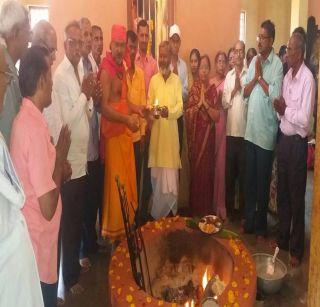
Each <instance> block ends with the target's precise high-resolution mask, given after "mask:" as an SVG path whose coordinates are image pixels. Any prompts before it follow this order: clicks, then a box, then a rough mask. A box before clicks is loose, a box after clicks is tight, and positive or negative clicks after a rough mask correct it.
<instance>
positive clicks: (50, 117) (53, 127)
mask: <svg viewBox="0 0 320 307" xmlns="http://www.w3.org/2000/svg"><path fill="white" fill-rule="evenodd" d="M78 72H79V78H80V83H82V80H83V76H84V71H83V64H82V61H80V62H79V64H78ZM92 109H93V103H92V99H90V100H89V101H88V100H87V97H86V96H85V94H83V93H82V92H81V86H80V84H79V83H78V80H77V78H76V75H75V72H74V68H73V66H72V64H71V62H70V61H69V59H68V58H67V57H66V56H65V57H64V59H63V60H62V62H61V63H60V64H59V66H58V67H57V70H56V71H55V74H54V77H53V89H52V104H51V105H50V106H49V108H47V109H46V110H45V117H46V119H47V122H48V127H49V131H50V134H51V136H52V137H53V140H54V143H55V144H56V143H57V141H58V138H59V134H60V130H61V127H62V125H64V124H67V125H68V127H69V129H70V131H71V145H70V149H69V154H68V161H69V162H70V164H71V168H72V176H71V179H76V178H80V177H82V176H84V175H85V174H86V169H87V168H86V165H87V153H88V141H89V119H90V117H91V114H92Z"/></svg>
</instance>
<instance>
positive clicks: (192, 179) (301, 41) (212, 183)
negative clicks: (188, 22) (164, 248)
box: [0, 0, 316, 307]
mask: <svg viewBox="0 0 320 307" xmlns="http://www.w3.org/2000/svg"><path fill="white" fill-rule="evenodd" d="M257 30H258V31H259V33H258V37H257V47H258V51H256V49H254V48H250V49H248V51H247V52H246V46H245V43H244V42H242V41H236V42H235V43H234V46H233V47H232V48H230V50H229V52H228V53H225V52H223V51H219V52H218V53H217V54H216V56H215V58H214V61H213V63H212V64H213V65H212V64H211V60H210V58H209V56H208V55H206V54H202V53H200V51H199V50H197V49H193V50H192V51H191V52H190V57H189V63H188V65H187V63H186V62H185V61H184V60H183V59H182V58H181V57H180V55H179V51H180V46H181V43H182V42H183V36H182V33H181V31H180V28H179V26H178V25H172V26H171V27H170V31H169V40H168V41H163V42H161V43H160V45H159V46H158V61H156V60H155V59H154V57H153V56H152V54H151V53H150V52H149V51H148V42H149V36H150V31H149V25H148V22H147V21H146V20H143V19H142V20H140V21H139V22H138V24H137V29H134V30H133V31H132V30H129V31H127V30H126V28H125V27H124V26H122V25H113V26H112V29H111V42H110V50H108V51H107V53H106V55H105V56H103V54H102V52H103V49H104V47H105V46H109V42H104V40H103V32H102V29H101V27H99V26H97V25H92V24H91V22H90V20H89V19H88V18H81V19H80V20H79V21H72V22H70V23H69V24H68V25H66V27H65V33H64V34H65V39H64V52H65V55H64V58H63V59H62V61H61V62H60V63H59V64H58V66H57V68H56V70H55V71H54V72H53V71H52V70H51V67H52V65H53V63H54V62H55V61H56V52H57V35H56V32H55V29H54V28H53V27H52V25H51V24H50V23H48V22H46V21H40V22H39V23H37V24H36V26H35V27H34V28H33V29H32V32H31V29H30V23H29V15H28V11H27V9H26V8H25V7H24V6H23V5H21V4H20V3H19V2H18V1H15V0H7V1H5V2H4V3H3V4H2V7H1V11H0V36H1V38H2V42H1V48H0V131H1V133H0V135H1V137H0V146H1V150H0V158H1V159H0V165H1V168H0V172H1V173H0V174H1V175H0V200H1V204H0V267H1V270H0V293H1V296H0V305H1V306H32V307H38V306H46V307H52V306H56V305H57V291H58V277H59V269H60V277H61V278H62V280H61V281H60V284H61V283H62V284H63V286H64V287H65V289H66V290H67V291H70V292H71V293H73V294H75V295H76V294H79V293H82V292H83V288H82V286H81V285H80V284H79V275H80V272H81V270H84V271H86V270H89V269H90V266H91V265H92V264H91V262H90V259H89V257H90V255H91V254H93V253H96V252H97V251H98V249H99V244H100V245H102V247H103V245H104V244H106V240H104V239H105V238H108V240H109V241H110V242H111V243H113V244H116V241H117V240H119V239H120V238H121V237H122V236H123V235H124V224H123V218H122V213H121V205H120V198H119V192H118V187H117V182H116V180H115V178H116V177H118V178H119V180H120V182H121V184H123V185H124V187H125V190H126V195H127V199H128V202H129V204H130V206H129V208H130V210H129V217H130V222H131V223H133V222H134V220H135V222H136V224H138V225H140V224H142V223H144V222H146V221H147V220H150V219H160V218H162V217H166V216H168V215H176V214H177V212H178V210H180V209H181V207H182V206H185V205H186V204H187V206H188V210H187V212H189V214H190V216H193V217H201V216H204V215H207V214H216V215H218V216H219V217H220V218H221V219H222V220H229V221H234V220H237V219H238V220H240V221H241V225H242V228H241V231H243V232H244V233H254V234H255V235H256V236H257V240H259V241H263V240H265V238H266V236H267V211H268V202H269V191H270V180H271V173H272V165H273V161H274V159H277V162H278V164H277V174H278V175H277V199H278V204H277V210H278V215H279V225H280V227H279V235H278V238H277V240H276V241H275V242H272V244H273V245H277V246H279V247H280V248H282V249H285V250H289V253H290V256H291V260H290V264H291V265H292V266H298V265H299V264H300V262H301V259H302V256H303V251H304V233H305V232H304V226H305V225H304V209H305V204H304V196H305V190H306V179H307V142H308V135H309V132H310V126H311V123H312V116H313V108H314V103H315V97H316V85H315V81H314V76H313V74H312V73H311V71H310V69H309V68H308V63H305V60H304V55H305V48H306V38H305V33H304V32H303V29H302V30H301V29H298V30H297V31H294V33H293V34H292V35H291V37H290V40H289V42H288V46H287V47H286V50H285V56H284V57H283V58H285V67H286V68H285V70H284V68H283V67H284V64H283V62H282V61H281V60H280V58H279V56H278V55H277V54H276V53H275V51H274V49H273V43H274V40H275V26H274V24H273V23H272V22H271V21H270V20H266V21H264V22H263V23H262V24H261V27H260V28H259V29H257ZM29 42H31V47H29V46H28V45H29ZM18 62H19V70H17V68H16V64H17V63H18ZM275 151H276V152H277V154H276V158H275ZM9 152H10V154H9ZM97 229H98V231H97ZM98 243H99V244H98ZM100 248H101V247H100ZM17 289H19V295H17Z"/></svg>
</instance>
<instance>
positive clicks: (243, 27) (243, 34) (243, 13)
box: [239, 11, 246, 42]
mask: <svg viewBox="0 0 320 307" xmlns="http://www.w3.org/2000/svg"><path fill="white" fill-rule="evenodd" d="M239 39H240V40H242V41H244V42H246V11H241V12H240V32H239Z"/></svg>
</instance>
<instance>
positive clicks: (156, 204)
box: [151, 167, 179, 220]
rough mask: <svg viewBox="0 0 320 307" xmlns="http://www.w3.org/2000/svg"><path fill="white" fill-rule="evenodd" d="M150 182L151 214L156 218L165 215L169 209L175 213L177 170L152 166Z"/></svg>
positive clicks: (177, 182)
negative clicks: (151, 196)
mask: <svg viewBox="0 0 320 307" xmlns="http://www.w3.org/2000/svg"><path fill="white" fill-rule="evenodd" d="M151 183H152V191H153V200H152V209H151V216H152V217H153V218H154V219H156V220H157V219H160V218H162V217H166V216H167V215H168V214H169V213H170V211H172V213H173V214H174V215H175V214H176V213H177V201H178V191H179V170H178V169H173V168H163V167H152V168H151Z"/></svg>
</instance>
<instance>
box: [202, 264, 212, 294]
mask: <svg viewBox="0 0 320 307" xmlns="http://www.w3.org/2000/svg"><path fill="white" fill-rule="evenodd" d="M209 279H210V278H209V274H208V268H207V267H206V271H205V272H204V274H203V277H202V289H203V291H204V289H205V288H206V286H207V284H208V281H209Z"/></svg>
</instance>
